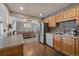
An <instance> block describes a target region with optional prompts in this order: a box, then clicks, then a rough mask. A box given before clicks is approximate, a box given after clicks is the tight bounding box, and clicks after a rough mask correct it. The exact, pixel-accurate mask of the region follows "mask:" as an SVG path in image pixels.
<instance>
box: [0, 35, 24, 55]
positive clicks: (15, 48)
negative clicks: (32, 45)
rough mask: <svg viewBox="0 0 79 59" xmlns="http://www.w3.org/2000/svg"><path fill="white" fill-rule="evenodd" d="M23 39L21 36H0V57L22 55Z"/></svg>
mask: <svg viewBox="0 0 79 59" xmlns="http://www.w3.org/2000/svg"><path fill="white" fill-rule="evenodd" d="M23 43H24V41H23V37H22V35H21V34H19V35H12V36H0V56H21V55H23Z"/></svg>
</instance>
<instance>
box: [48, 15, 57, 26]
mask: <svg viewBox="0 0 79 59" xmlns="http://www.w3.org/2000/svg"><path fill="white" fill-rule="evenodd" d="M48 27H56V21H55V16H51V17H49V20H48Z"/></svg>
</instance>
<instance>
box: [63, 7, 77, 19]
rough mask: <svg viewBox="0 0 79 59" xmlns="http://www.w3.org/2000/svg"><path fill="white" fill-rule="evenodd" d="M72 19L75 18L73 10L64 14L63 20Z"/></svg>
mask: <svg viewBox="0 0 79 59" xmlns="http://www.w3.org/2000/svg"><path fill="white" fill-rule="evenodd" d="M74 17H76V9H75V8H73V9H69V10H67V11H65V12H64V19H67V20H72V19H70V18H74Z"/></svg>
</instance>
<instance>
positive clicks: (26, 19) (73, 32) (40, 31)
mask: <svg viewBox="0 0 79 59" xmlns="http://www.w3.org/2000/svg"><path fill="white" fill-rule="evenodd" d="M21 5H22V6H21ZM28 5H29V6H30V7H29V6H28ZM19 6H20V7H19ZM49 6H50V7H49ZM54 6H55V7H54ZM18 7H19V8H18ZM23 7H24V8H23ZM33 7H34V8H33ZM0 8H1V9H0V11H1V12H2V13H0V17H2V18H0V19H1V20H0V21H1V23H2V24H1V26H3V27H1V34H0V35H1V36H0V55H21V56H24V55H25V56H28V55H30V56H31V55H32V56H36V55H38V56H39V55H42V56H46V55H49V56H50V55H52V54H53V56H56V55H57V56H59V55H61V56H63V55H67V56H79V46H78V45H79V4H76V3H69V4H64V3H56V4H53V3H51V4H50V3H49V4H45V5H44V3H42V4H31V3H29V4H27V3H25V4H19V3H16V4H15V3H14V4H11V3H10V4H9V3H6V4H0ZM35 8H36V9H35ZM8 9H9V10H8ZM52 9H53V10H52ZM49 11H50V12H49ZM42 13H43V14H42ZM27 14H28V15H27ZM38 14H39V15H38ZM29 15H32V16H29ZM33 15H34V16H33ZM12 25H13V28H12ZM14 31H15V33H14V34H13V32H14ZM35 39H36V40H35ZM7 47H8V48H7ZM2 48H3V49H2ZM13 48H14V49H13ZM7 49H8V50H7ZM38 51H39V52H38ZM49 51H50V52H49ZM51 51H52V52H51ZM55 51H56V52H58V53H59V54H58V53H56V52H55ZM11 52H12V53H11ZM7 53H8V54H7Z"/></svg>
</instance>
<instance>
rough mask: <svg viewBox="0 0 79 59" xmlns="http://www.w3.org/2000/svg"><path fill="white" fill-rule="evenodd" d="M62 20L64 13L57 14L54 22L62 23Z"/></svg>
mask: <svg viewBox="0 0 79 59" xmlns="http://www.w3.org/2000/svg"><path fill="white" fill-rule="evenodd" d="M63 19H64V13H59V14H57V15H56V22H62V21H63Z"/></svg>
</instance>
